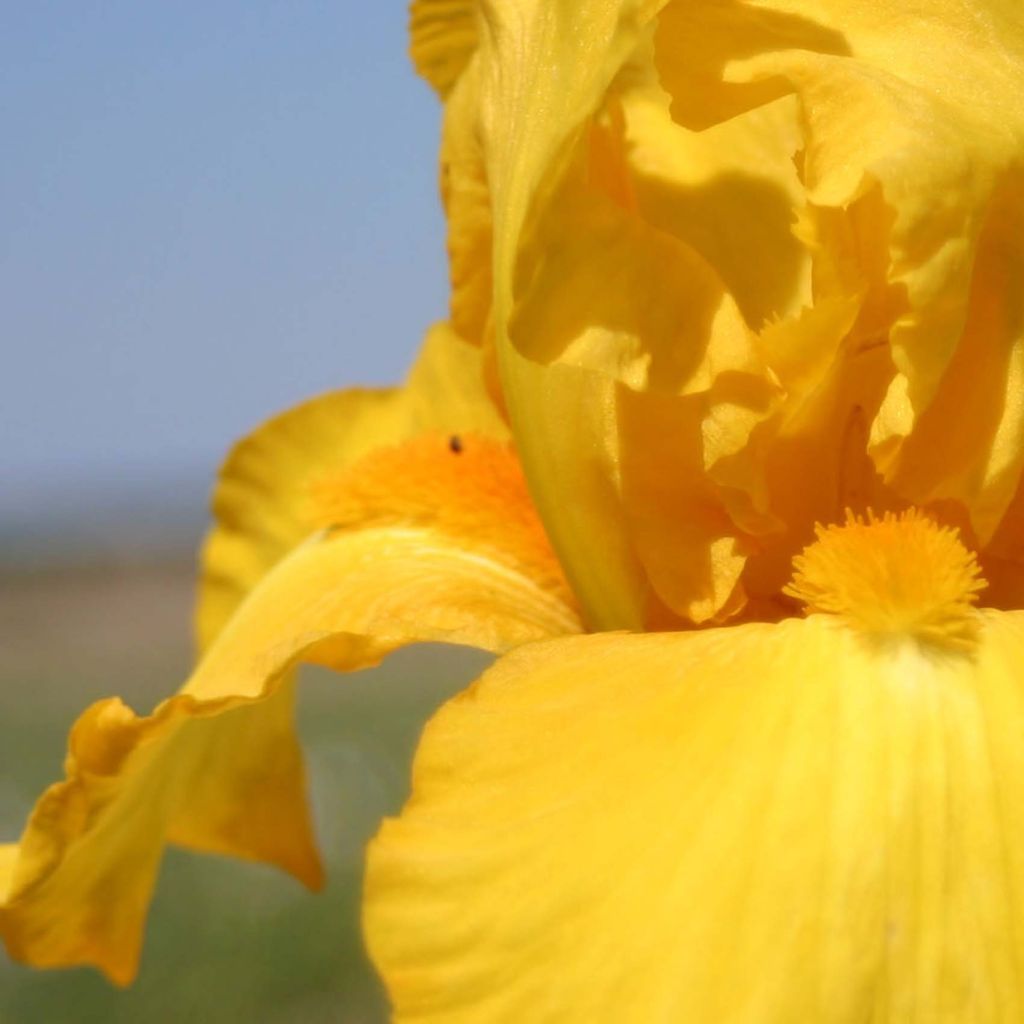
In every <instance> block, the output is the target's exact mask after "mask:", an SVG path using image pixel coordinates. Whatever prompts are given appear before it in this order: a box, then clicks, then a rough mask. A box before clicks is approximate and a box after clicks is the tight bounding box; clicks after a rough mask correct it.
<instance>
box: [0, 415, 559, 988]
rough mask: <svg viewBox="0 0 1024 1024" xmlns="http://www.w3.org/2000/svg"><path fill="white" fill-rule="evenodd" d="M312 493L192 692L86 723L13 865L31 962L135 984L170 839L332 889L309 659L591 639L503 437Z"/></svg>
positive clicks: (13, 934) (110, 706) (349, 659)
mask: <svg viewBox="0 0 1024 1024" xmlns="http://www.w3.org/2000/svg"><path fill="white" fill-rule="evenodd" d="M446 463H447V464H448V465H446ZM389 496H390V497H389ZM310 500H311V501H312V502H313V504H314V515H319V516H320V517H321V518H322V520H323V525H322V526H321V529H320V530H319V531H318V533H316V534H315V535H314V536H312V537H311V538H310V539H309V540H307V541H306V542H305V543H303V544H300V545H299V546H298V547H296V548H295V549H294V550H293V551H291V552H290V553H289V554H287V555H286V556H285V557H284V558H283V559H281V560H279V561H278V563H277V564H276V565H275V566H274V568H273V569H272V570H271V571H270V572H269V573H267V574H266V576H265V577H264V578H263V579H262V580H261V582H260V583H259V584H258V585H257V586H256V587H255V589H254V590H253V591H252V592H251V593H250V594H249V595H248V596H247V597H246V599H245V600H244V602H243V603H242V604H241V606H240V607H239V609H238V611H237V612H236V614H235V615H234V616H233V617H232V618H231V620H230V621H229V622H228V624H227V625H226V626H225V627H224V628H223V629H221V631H220V632H219V633H218V636H217V638H216V640H215V641H214V642H213V644H212V646H211V647H210V649H209V651H208V652H207V654H206V656H205V657H204V658H203V660H202V662H201V663H200V665H199V667H198V669H197V670H196V672H195V674H194V675H193V677H192V678H191V679H190V680H189V682H188V683H187V684H186V685H185V687H184V688H183V689H182V691H181V692H180V693H179V694H178V695H177V696H175V697H172V698H170V699H169V700H167V701H165V702H164V703H163V704H162V705H160V707H158V708H157V709H156V711H155V712H154V713H153V714H152V715H150V716H146V717H139V716H137V715H135V713H134V712H132V711H131V710H130V709H129V708H127V707H126V706H125V705H123V704H122V703H121V702H120V701H117V700H109V701H103V702H100V703H99V704H97V705H94V706H93V707H92V708H90V709H89V710H87V711H86V712H85V713H84V714H83V715H82V717H81V718H80V719H79V721H78V722H77V724H76V725H75V727H74V729H73V730H72V734H71V739H70V743H69V750H68V758H67V763H66V770H67V778H66V779H65V781H63V782H60V783H58V784H56V785H54V786H52V787H51V788H50V789H49V790H47V792H46V793H45V794H44V795H43V797H42V798H41V799H40V801H39V803H38V804H37V806H36V808H35V810H34V812H33V814H32V816H31V818H30V820H29V823H28V825H27V827H26V830H25V832H24V834H23V836H22V838H21V841H20V844H19V846H18V849H17V853H16V855H12V853H11V852H10V849H9V848H8V850H7V852H5V853H4V854H3V855H2V858H0V892H3V894H4V895H3V899H2V902H0V931H2V933H3V936H4V938H5V940H6V942H7V945H8V949H9V950H10V952H11V954H12V955H13V956H14V957H16V958H17V959H21V960H25V961H27V962H29V963H33V964H36V965H39V966H63V965H70V964H81V963H88V964H94V965H96V966H98V967H100V968H101V969H102V970H104V971H105V972H106V973H107V974H108V975H109V976H110V977H111V978H112V979H113V980H114V981H116V982H118V983H122V984H124V983H127V982H128V981H130V980H131V978H132V976H133V974H134V972H135V969H136V964H137V958H138V951H139V944H140V939H141V931H142V927H143V923H144V917H145V912H146V907H147V904H148V902H149V897H150V893H151V890H152V886H153V882H154V878H155V874H156V871H157V868H158V865H159V861H160V855H161V852H162V849H163V846H164V844H165V842H167V841H174V842H179V843H183V844H187V845H189V846H193V847H197V848H199V849H203V850H213V851H217V852H222V853H232V854H235V855H238V856H242V857H249V858H253V859H259V860H265V861H269V862H272V863H276V864H278V865H279V866H281V867H284V868H286V869H288V870H291V871H293V872H294V873H296V874H297V875H298V876H299V877H300V878H302V879H303V880H304V881H306V882H308V883H310V884H316V883H317V882H318V880H319V876H320V868H319V862H318V858H317V855H316V851H315V848H314V846H313V842H312V837H311V830H310V827H309V822H308V818H307V811H306V805H305V792H304V791H305V784H304V775H303V768H302V762H301V758H300V756H299V752H298V749H297V747H296V743H295V739H294V735H293V731H292V725H291V715H292V686H291V683H290V679H291V672H290V670H291V669H292V667H293V666H295V665H296V664H297V663H298V662H300V661H314V662H318V663H321V664H326V665H330V666H332V667H334V668H338V669H342V670H352V669H357V668H361V667H364V666H366V665H370V664H374V663H375V662H377V661H379V660H380V659H381V658H382V657H383V656H384V655H385V654H387V653H388V652H389V651H392V650H394V649H395V648H397V647H399V646H401V645H403V644H408V643H413V642H417V641H443V642H447V643H456V644H467V645H472V646H476V647H480V648H483V649H486V650H494V651H501V650H505V649H508V648H509V647H512V646H515V645H517V644H520V643H525V642H528V641H531V640H536V639H539V638H542V637H549V636H552V635H558V634H561V633H566V632H574V631H577V630H578V629H579V620H578V618H577V616H576V613H575V611H574V610H573V608H572V607H571V605H570V604H569V603H568V602H569V601H570V600H571V597H570V596H569V593H568V590H567V588H566V586H565V583H564V580H562V579H561V575H560V572H559V570H558V563H557V561H556V560H555V558H554V556H553V555H552V554H551V552H550V549H549V548H548V547H547V546H546V541H545V540H544V534H543V530H542V528H541V527H540V524H539V521H538V520H537V518H536V515H535V513H534V512H533V509H532V506H531V505H530V503H529V498H528V496H527V494H526V488H525V483H524V481H523V480H522V476H521V473H520V472H519V469H518V464H517V463H516V462H515V459H514V456H513V455H512V453H511V450H510V449H509V448H508V447H507V446H506V445H504V444H502V443H500V442H494V441H485V440H482V439H480V438H478V437H476V436H474V435H467V436H466V437H464V438H459V439H458V443H457V444H453V442H452V439H451V438H449V437H448V436H445V435H428V436H427V437H425V438H421V439H419V440H418V441H416V442H412V443H411V444H410V445H407V446H406V447H405V448H404V449H401V448H399V449H393V450H390V451H388V450H385V451H383V452H381V453H378V454H376V455H372V456H370V457H369V462H368V464H367V465H366V466H365V468H364V469H363V470H362V471H359V469H358V467H354V468H350V469H348V470H343V471H341V472H340V474H339V475H338V476H337V477H331V476H330V475H327V476H325V477H323V478H322V479H321V480H320V481H319V484H318V487H317V488H316V489H315V491H314V493H313V495H312V497H311V499H310ZM5 890H6V891H5Z"/></svg>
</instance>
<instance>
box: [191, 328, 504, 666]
mask: <svg viewBox="0 0 1024 1024" xmlns="http://www.w3.org/2000/svg"><path fill="white" fill-rule="evenodd" d="M425 430H439V431H450V432H453V433H455V432H459V431H474V432H477V433H480V434H483V435H484V436H487V437H494V438H503V437H505V436H507V428H506V426H505V424H504V421H503V420H502V419H501V416H500V415H499V413H498V410H497V409H496V407H495V405H494V403H493V402H492V400H491V398H490V397H489V395H488V393H487V391H486V388H485V384H484V379H483V370H482V365H481V359H480V354H479V352H478V351H477V350H476V349H474V348H473V347H472V346H470V345H468V344H466V343H465V342H464V341H461V340H460V339H459V338H458V337H456V336H455V335H454V333H453V332H452V330H451V329H450V328H449V327H447V326H446V325H444V324H439V325H437V326H436V327H434V328H432V329H431V331H430V332H429V333H428V334H427V337H426V340H425V342H424V345H423V350H422V352H421V354H420V357H419V360H418V361H417V363H416V365H415V366H414V367H413V370H412V372H411V374H410V376H409V379H408V381H407V382H406V384H405V386H404V387H402V388H392V389H381V390H377V391H368V390H359V389H355V390H351V391H337V392H332V393H330V394H327V395H323V396H322V397H320V398H315V399H313V400H312V401H309V402H305V403H303V404H302V405H299V406H297V407H296V408H294V409H290V410H288V411H287V412H285V413H282V414H281V415H280V416H277V417H276V418H274V419H272V420H270V421H269V422H268V423H267V424H265V425H264V426H262V427H260V428H259V429H258V430H256V431H255V432H254V433H252V434H251V435H249V436H248V437H246V438H245V439H244V440H242V441H240V442H239V443H238V444H237V445H236V446H235V447H234V448H233V449H232V451H231V453H230V454H229V456H228V458H227V460H226V461H225V463H224V466H223V468H222V469H221V472H220V476H219V479H218V482H217V486H216V489H215V490H214V495H213V514H214V517H215V520H216V522H215V526H214V528H213V529H212V530H211V532H210V535H209V537H208V538H207V541H206V546H205V549H204V551H203V559H202V562H203V566H202V578H201V580H200V589H199V599H198V604H197V611H196V632H197V635H198V640H199V646H200V649H201V650H205V649H206V648H207V647H208V646H209V644H210V643H211V641H212V640H213V638H214V637H215V636H216V635H217V633H218V632H219V631H220V629H221V628H222V627H223V625H224V623H225V622H227V621H228V619H230V617H231V616H232V614H234V612H235V610H236V609H237V608H238V606H239V604H240V603H241V602H242V600H243V599H244V598H245V595H246V594H247V593H249V591H250V590H251V589H252V588H253V587H254V586H255V585H256V584H257V583H258V582H259V580H260V579H261V578H262V577H263V575H264V574H265V573H266V572H267V571H268V570H269V569H270V568H271V567H272V566H273V565H274V564H275V563H276V562H277V561H278V560H279V559H280V558H282V557H283V556H284V555H285V554H286V553H287V552H288V551H290V550H291V549H292V548H293V547H295V545H297V544H298V543H300V542H301V541H302V539H303V538H304V537H306V536H308V535H309V533H310V532H311V529H312V527H311V524H310V520H309V488H310V485H311V482H312V481H313V480H314V479H316V478H317V477H319V476H322V475H323V474H324V473H326V472H328V471H338V470H341V469H344V468H345V467H346V466H350V465H352V464H353V463H354V462H356V461H358V460H359V459H360V458H361V457H363V456H364V455H365V454H366V453H367V452H369V451H371V450H373V449H374V448H379V447H382V446H385V445H393V444H397V443H398V442H399V441H402V440H404V439H406V438H408V437H411V436H413V435H415V434H418V433H420V432H421V431H425Z"/></svg>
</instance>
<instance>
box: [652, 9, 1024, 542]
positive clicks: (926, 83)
mask: <svg viewBox="0 0 1024 1024" xmlns="http://www.w3.org/2000/svg"><path fill="white" fill-rule="evenodd" d="M655 48H656V54H657V62H658V68H659V71H660V72H661V77H662V82H663V83H664V85H665V86H666V88H667V89H668V90H669V91H670V92H671V93H672V96H673V112H674V114H675V116H676V117H677V118H678V119H679V120H680V121H681V122H682V123H683V124H686V125H688V126H689V127H691V128H700V127H703V126H705V125H707V124H712V123H715V122H717V121H721V120H723V119H726V118H729V117H732V116H735V115H736V114H738V113H740V112H742V111H746V110H750V109H752V108H754V107H757V106H759V105H762V104H764V103H766V102H768V101H770V100H772V99H774V98H776V97H778V96H780V95H783V94H786V93H794V94H795V96H796V97H797V99H798V101H799V104H800V108H801V111H802V122H803V135H804V145H803V150H802V153H801V156H800V171H801V177H802V180H803V182H804V184H805V185H806V188H807V196H808V199H809V200H810V203H811V204H812V205H811V206H810V207H809V208H808V210H806V211H805V212H804V214H803V215H802V220H803V227H804V233H805V235H806V237H807V241H808V243H809V244H810V245H811V247H812V249H813V250H814V251H815V284H816V289H815V291H816V298H817V299H820V298H822V297H828V298H835V297H836V296H835V294H834V292H833V289H834V288H836V287H839V288H840V289H842V290H844V291H845V292H846V294H847V295H855V294H858V293H859V294H860V296H861V301H862V304H863V308H862V312H861V316H860V318H859V321H858V324H857V325H856V328H855V332H854V333H855V335H859V340H863V341H865V342H867V343H875V344H883V345H886V346H887V347H888V348H889V349H890V351H891V359H892V362H893V367H892V370H891V373H890V379H889V381H888V382H887V387H886V388H885V389H884V391H883V393H882V396H881V399H880V403H879V406H878V408H877V412H876V413H875V415H874V417H873V421H872V422H871V424H870V427H871V429H870V435H869V442H870V451H871V454H872V457H873V459H874V461H875V463H876V465H877V467H878V469H879V470H880V471H881V472H882V473H883V474H884V476H885V478H886V481H887V483H889V484H890V485H891V486H892V487H893V488H894V490H895V491H896V492H898V493H899V494H901V495H902V496H903V497H904V498H906V499H907V500H909V501H913V502H915V503H917V504H924V503H926V502H933V501H941V500H948V499H952V500H955V501H958V502H960V503H961V504H963V506H964V507H965V508H966V509H967V510H968V511H969V513H970V518H971V522H972V525H973V527H974V529H975V531H976V533H977V534H978V536H979V537H980V538H981V539H982V541H983V542H984V541H985V540H987V539H988V537H989V536H991V534H992V533H993V531H994V530H995V528H996V525H997V523H998V521H999V518H1000V517H1001V515H1002V514H1003V512H1004V511H1005V509H1006V507H1007V505H1008V503H1009V501H1010V499H1011V497H1012V495H1013V493H1014V490H1015V488H1016V485H1017V482H1018V480H1019V478H1020V473H1021V463H1022V459H1024V444H1022V442H1021V438H1022V437H1024V431H1022V426H1021V420H1020V411H1019V408H1018V405H1019V403H1017V402H1015V401H1013V400H1012V399H1011V398H1009V397H1008V396H1009V395H1010V394H1012V393H1015V391H1016V388H1017V383H1016V382H1017V377H1018V376H1019V373H1020V367H1019V366H1018V363H1019V362H1020V359H1021V357H1020V355H1019V353H1018V351H1017V350H1018V349H1019V348H1021V346H1022V344H1024V326H1022V323H1024V314H1022V311H1021V300H1020V295H1019V289H1016V288H1014V287H1013V286H1011V285H1009V284H1008V282H1009V281H1011V280H1017V279H1019V276H1020V275H1019V270H1020V267H1021V265H1022V261H1024V244H1022V242H1021V238H1022V234H1021V229H1020V225H1021V219H1022V216H1024V214H1022V206H1021V201H1020V195H1021V166H1022V163H1024V107H1022V105H1021V104H1020V102H1019V101H1018V97H1019V96H1020V95H1021V92H1022V90H1024V18H1022V17H1021V14H1020V9H1019V6H1018V5H1017V4H1015V3H1013V2H1012V0H995V2H992V0H958V2H956V3H949V2H946V0H925V2H922V3H916V4H914V5H912V6H907V5H900V4H889V3H882V2H866V3H862V2H858V0H836V2H830V3H828V4H821V3H815V2H811V0H735V2H729V3H720V2H718V0H696V2H690V0H676V2H673V3H670V4H669V5H667V6H666V8H665V9H664V10H663V11H662V12H661V14H660V16H659V21H658V30H657V34H656V45H655ZM951 410H955V411H956V415H955V416H951V415H950V412H951ZM965 423H967V424H969V429H967V430H964V429H963V424H965Z"/></svg>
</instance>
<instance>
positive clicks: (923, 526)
mask: <svg viewBox="0 0 1024 1024" xmlns="http://www.w3.org/2000/svg"><path fill="white" fill-rule="evenodd" d="M815 534H816V535H817V540H816V541H815V542H814V543H813V544H811V545H809V546H808V547H806V548H805V549H804V551H803V552H802V553H801V554H800V555H797V557H796V558H794V559H793V569H794V572H793V579H792V582H790V584H789V585H788V586H787V587H786V588H785V592H786V593H787V594H789V595H790V596H791V597H795V598H797V599H798V600H800V601H802V602H803V603H804V607H805V611H806V612H807V613H808V614H814V613H819V612H824V613H827V614H831V615H839V616H842V617H843V618H844V619H846V620H847V621H848V622H849V623H850V624H851V625H853V626H854V627H855V628H857V629H858V630H861V631H863V632H866V633H868V634H870V635H872V636H875V637H879V638H882V637H889V638H897V637H911V638H913V639H915V640H917V641H919V642H921V643H924V644H928V645H932V646H940V647H954V648H965V647H970V646H971V645H972V644H973V642H974V640H975V637H976V634H977V622H978V620H977V613H976V611H975V608H974V604H975V602H976V601H977V599H978V593H979V591H981V590H983V589H984V588H985V586H986V585H987V584H986V583H985V581H984V580H983V579H982V578H981V572H980V569H979V568H978V563H977V561H976V560H975V557H974V554H973V553H972V552H970V551H968V550H967V548H966V547H964V545H963V543H962V542H961V540H960V536H959V532H958V531H957V530H956V529H955V528H953V527H949V526H940V525H939V524H938V523H936V522H934V521H933V520H931V519H929V518H928V517H927V516H925V515H924V514H923V513H921V512H919V511H917V510H916V509H912V510H910V511H908V512H903V513H901V514H899V515H893V514H892V513H886V514H885V515H884V516H883V517H881V518H879V517H877V516H875V515H874V513H870V512H869V513H868V516H867V518H866V519H863V518H861V517H859V516H855V515H853V514H852V513H851V512H849V511H847V513H846V522H845V523H844V524H842V525H834V526H824V527H823V526H820V525H819V526H817V527H815Z"/></svg>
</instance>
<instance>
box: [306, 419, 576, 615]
mask: <svg viewBox="0 0 1024 1024" xmlns="http://www.w3.org/2000/svg"><path fill="white" fill-rule="evenodd" d="M310 518H311V520H312V524H313V525H314V526H316V527H319V528H322V529H346V528H350V527H355V526H359V527H365V526H367V525H370V524H380V525H397V524H402V525H406V526H416V525H429V526H430V527H431V528H432V529H435V530H439V531H441V532H442V533H445V534H447V535H448V536H450V537H452V538H454V539H464V540H465V541H467V544H471V546H473V547H479V546H481V545H482V546H484V547H486V548H489V549H491V550H492V552H493V554H494V555H495V556H496V557H497V558H498V559H499V560H501V561H505V562H508V563H511V564H512V565H513V567H514V568H516V569H519V570H521V571H522V572H524V574H526V575H527V576H529V577H530V578H531V579H534V580H536V581H537V582H538V583H540V584H541V585H542V586H543V587H544V588H545V589H547V590H549V591H551V592H552V593H554V594H556V595H557V596H558V597H560V598H561V599H562V600H563V601H565V603H566V604H568V605H569V606H570V607H572V608H575V607H576V601H575V599H574V597H573V595H572V592H571V590H570V588H569V585H568V583H567V582H566V580H565V576H564V574H563V572H562V568H561V565H560V564H559V562H558V559H557V557H556V556H555V553H554V551H553V550H552V548H551V543H550V541H549V540H548V537H547V534H546V532H545V530H544V526H543V524H542V523H541V520H540V517H539V515H538V514H537V510H536V508H535V506H534V504H533V499H532V498H531V497H530V492H529V488H528V486H527V483H526V478H525V476H524V475H523V469H522V466H521V464H520V462H519V458H518V456H517V455H516V452H515V449H514V447H513V446H512V445H511V444H508V443H506V442H503V441H495V440H492V439H491V438H485V437H481V436H479V435H476V434H458V435H455V434H452V435H442V434H437V433H431V434H425V435H421V436H420V437H416V438H413V439H412V440H410V441H407V442H405V443H404V444H400V445H396V446H394V447H392V448H384V449H378V450H377V451H375V452H373V453H371V454H370V455H368V456H366V457H365V458H364V459H362V460H360V461H359V462H357V463H356V464H355V465H353V466H349V467H346V468H344V469H343V470H341V471H340V472H337V473H327V474H325V475H323V476H321V477H320V478H319V479H317V480H316V481H315V482H314V483H313V484H312V485H311V487H310Z"/></svg>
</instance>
